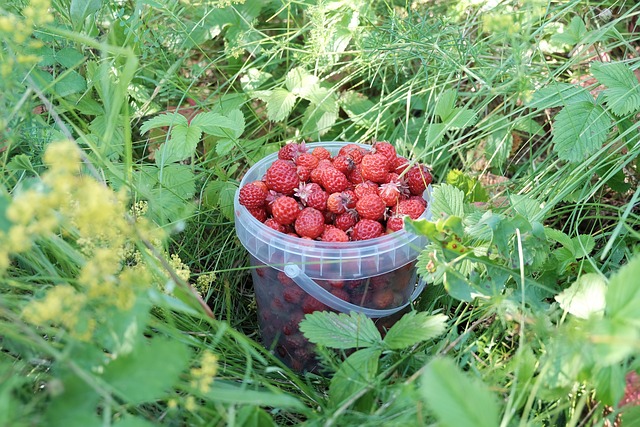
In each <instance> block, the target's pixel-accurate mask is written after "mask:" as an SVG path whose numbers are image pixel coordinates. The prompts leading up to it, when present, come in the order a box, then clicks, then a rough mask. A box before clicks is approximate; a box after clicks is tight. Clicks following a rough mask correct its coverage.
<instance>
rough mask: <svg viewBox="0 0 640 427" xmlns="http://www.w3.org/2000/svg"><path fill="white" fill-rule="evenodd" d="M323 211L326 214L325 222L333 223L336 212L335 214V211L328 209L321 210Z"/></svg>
mask: <svg viewBox="0 0 640 427" xmlns="http://www.w3.org/2000/svg"><path fill="white" fill-rule="evenodd" d="M321 212H322V214H323V215H324V223H325V224H333V221H335V219H336V214H334V213H333V212H329V211H327V210H325V211H321Z"/></svg>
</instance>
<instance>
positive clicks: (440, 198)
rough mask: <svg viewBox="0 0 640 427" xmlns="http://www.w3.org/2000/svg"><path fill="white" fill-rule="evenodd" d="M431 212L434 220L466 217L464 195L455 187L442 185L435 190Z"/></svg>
mask: <svg viewBox="0 0 640 427" xmlns="http://www.w3.org/2000/svg"><path fill="white" fill-rule="evenodd" d="M432 197H433V199H432V202H431V212H432V213H433V217H434V219H437V218H444V217H447V216H459V217H462V216H464V193H463V192H462V190H460V189H459V188H456V187H454V186H453V185H449V184H445V183H442V184H440V185H437V186H435V187H434V189H433V194H432Z"/></svg>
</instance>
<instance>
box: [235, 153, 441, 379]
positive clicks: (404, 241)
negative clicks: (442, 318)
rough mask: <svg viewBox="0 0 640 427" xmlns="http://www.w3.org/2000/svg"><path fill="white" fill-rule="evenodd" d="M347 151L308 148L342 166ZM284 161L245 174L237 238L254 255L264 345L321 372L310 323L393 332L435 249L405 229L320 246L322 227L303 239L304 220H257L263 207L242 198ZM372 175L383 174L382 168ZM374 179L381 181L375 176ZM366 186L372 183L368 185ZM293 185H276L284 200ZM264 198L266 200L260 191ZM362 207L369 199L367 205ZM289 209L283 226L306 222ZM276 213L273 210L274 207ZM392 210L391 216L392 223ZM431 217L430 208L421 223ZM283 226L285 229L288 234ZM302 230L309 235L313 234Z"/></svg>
mask: <svg viewBox="0 0 640 427" xmlns="http://www.w3.org/2000/svg"><path fill="white" fill-rule="evenodd" d="M346 145H352V146H353V145H355V144H351V143H344V142H325V143H316V144H308V145H307V146H306V147H305V148H306V149H307V150H308V151H311V150H314V149H315V148H316V147H322V149H323V150H327V151H328V152H329V153H330V154H331V155H332V156H333V158H334V159H335V158H336V157H337V153H339V151H340V149H341V148H342V147H345V146H346ZM360 147H362V148H363V150H362V152H363V153H366V152H368V151H369V150H371V146H367V145H360ZM279 160H280V161H281V160H282V159H278V153H274V154H272V155H270V156H267V157H265V158H264V159H262V160H261V161H259V162H258V163H256V164H255V165H254V166H253V167H251V168H250V169H249V171H247V173H246V174H245V176H244V178H243V180H242V182H241V183H240V189H239V190H238V192H237V193H236V197H235V201H234V210H235V221H236V232H237V234H238V237H239V239H240V241H241V243H242V244H243V246H244V247H245V248H246V249H247V251H248V252H249V253H250V255H251V257H250V258H251V265H252V267H254V268H253V270H252V278H253V284H254V289H255V293H256V300H257V305H258V317H259V323H260V329H261V337H262V341H263V344H264V345H265V346H266V347H267V348H271V349H273V350H274V351H275V352H276V354H277V355H278V356H279V357H280V358H281V360H283V361H284V362H285V363H286V364H287V365H288V366H290V367H292V368H294V369H296V370H313V368H314V367H315V365H314V363H315V362H314V358H313V351H312V346H311V345H310V344H309V343H308V342H307V340H306V339H305V338H304V337H303V336H302V334H301V333H300V331H299V329H298V324H299V322H300V321H301V320H302V318H303V317H304V315H305V314H307V313H311V312H314V311H317V310H332V311H340V312H349V311H356V312H362V313H364V314H365V315H367V316H368V317H371V318H375V319H377V324H378V326H379V327H380V328H381V329H384V328H388V327H390V326H391V325H392V324H393V322H395V320H397V318H399V316H400V315H401V314H402V313H403V312H404V311H405V310H406V309H407V307H408V305H409V303H410V302H411V300H412V299H414V298H415V297H416V296H417V295H418V294H419V292H420V291H421V290H422V287H423V286H424V284H421V285H420V286H418V287H416V282H417V280H416V274H415V260H416V258H417V256H418V254H419V253H420V251H421V250H422V249H423V248H424V246H425V245H426V243H427V241H426V238H424V237H422V236H416V235H414V234H411V233H409V232H407V231H405V230H403V229H400V230H398V231H392V230H387V233H386V234H382V235H379V237H375V238H366V239H364V240H358V238H359V237H362V236H358V235H357V231H356V230H355V229H354V227H353V226H352V228H351V229H350V230H348V231H349V236H350V237H351V238H353V237H354V234H355V235H356V236H355V240H352V239H350V240H349V241H344V240H341V241H323V240H319V239H322V237H321V236H323V234H322V232H320V231H319V230H314V229H313V228H314V227H315V226H316V225H315V223H312V225H311V226H309V227H308V228H309V229H310V231H309V233H311V235H310V236H303V237H300V235H299V234H296V233H293V232H290V231H291V229H292V228H291V227H292V225H291V224H296V225H297V223H298V222H299V220H297V219H295V220H292V221H291V223H290V224H282V223H281V222H279V221H276V222H277V226H276V227H272V226H270V225H269V224H268V223H267V221H268V220H269V219H272V218H267V217H266V215H265V216H263V215H256V214H255V212H251V211H250V210H249V209H253V206H257V204H258V203H259V202H258V201H256V200H258V199H257V198H256V197H254V195H253V194H250V193H251V192H250V191H246V190H245V191H244V192H243V195H242V197H243V203H244V205H243V204H241V203H240V197H241V196H240V192H241V190H242V189H243V188H245V186H247V185H248V184H250V183H255V182H258V183H259V182H264V181H265V180H266V179H267V175H268V171H269V168H270V166H271V165H272V164H273V163H274V162H276V161H279ZM374 160H375V159H374ZM285 161H286V160H285ZM283 169H286V167H285V168H283ZM372 170H373V171H374V172H375V171H376V169H375V168H372ZM271 175H273V174H271ZM336 176H339V175H337V174H336ZM371 177H372V178H375V179H378V180H381V178H377V177H376V176H375V175H373V172H372V175H371ZM271 178H273V177H271ZM332 179H333V177H331V178H329V179H328V181H329V182H328V183H327V186H329V187H330V186H331V185H333V181H332ZM360 179H361V180H362V182H365V180H364V178H360ZM289 180H291V181H293V179H289V177H288V176H287V175H286V174H283V175H282V176H279V177H278V180H276V181H275V182H276V184H273V183H270V185H275V186H279V187H278V188H279V189H281V190H282V191H284V192H291V188H290V184H288V183H287V181H289ZM308 182H312V181H308ZM308 182H305V181H302V184H303V185H302V186H301V185H300V181H299V178H298V184H297V185H298V186H297V190H296V191H298V192H299V190H300V188H301V187H303V186H304V184H306V183H308ZM366 182H371V181H370V180H366ZM336 185H337V184H336ZM340 185H342V184H340ZM338 188H340V187H338ZM379 188H382V187H381V186H380V187H379ZM303 189H304V188H303ZM252 190H253V189H252ZM429 190H430V188H426V189H425V190H424V192H423V195H422V198H424V200H425V201H427V202H428V196H429ZM256 193H258V196H259V193H260V192H259V191H258V190H256ZM334 193H336V192H334ZM332 194H333V193H332ZM252 197H253V198H252ZM284 197H291V198H292V199H294V200H296V201H297V202H298V203H299V204H300V206H299V210H300V212H304V209H305V207H307V206H305V202H304V201H300V199H299V197H298V196H297V195H295V194H294V195H293V196H285V195H280V198H284ZM407 198H408V197H407ZM361 199H362V197H360V198H359V200H361ZM252 203H253V204H252ZM267 203H268V202H267ZM286 203H289V202H288V201H286ZM286 203H282V205H284V208H283V209H282V212H279V213H277V216H278V219H280V220H282V219H283V218H284V221H283V222H287V221H289V220H290V218H291V216H293V217H295V216H296V214H297V215H300V213H296V212H292V210H293V209H294V208H295V206H290V207H289V206H286ZM247 205H248V206H249V208H248V207H247ZM270 208H271V210H273V205H272V206H270ZM361 208H362V207H361ZM335 209H339V208H335ZM346 209H353V208H349V207H346ZM377 209H378V208H377V207H373V208H370V205H366V206H365V207H364V208H362V209H358V211H357V213H356V215H355V216H356V217H357V218H359V219H360V221H362V220H363V218H361V217H362V216H366V215H371V218H374V217H377V216H379V215H380V214H379V213H378V212H377ZM391 209H392V208H385V209H384V210H385V213H386V214H387V217H388V212H389V211H390V210H391ZM267 215H269V214H267ZM271 215H273V213H271ZM288 215H290V216H288ZM337 215H338V214H336V213H335V212H330V213H329V214H326V218H325V222H327V220H328V221H331V220H335V218H336V216H337ZM429 217H430V210H429V207H428V204H427V208H426V209H425V210H424V211H423V212H422V213H421V215H420V218H429ZM304 221H306V218H305V219H304ZM370 221H376V220H373V219H370ZM378 223H380V224H382V223H384V219H382V217H381V219H380V220H378ZM280 225H284V227H285V228H284V229H283V228H280V227H279V226H280ZM306 225H307V224H305V226H306ZM330 227H333V225H331V226H329V227H327V226H324V227H323V230H324V229H327V228H330ZM276 228H279V229H276ZM297 228H299V229H301V230H302V232H303V233H307V229H306V228H304V227H297ZM287 230H289V232H287ZM365 232H366V231H363V232H362V233H365ZM336 234H339V233H336ZM311 236H315V237H311ZM342 239H343V238H342Z"/></svg>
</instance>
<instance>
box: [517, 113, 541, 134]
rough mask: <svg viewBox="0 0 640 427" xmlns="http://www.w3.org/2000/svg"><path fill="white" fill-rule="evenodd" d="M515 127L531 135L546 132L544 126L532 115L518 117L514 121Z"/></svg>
mask: <svg viewBox="0 0 640 427" xmlns="http://www.w3.org/2000/svg"><path fill="white" fill-rule="evenodd" d="M513 128H514V129H515V130H519V131H520V132H526V133H528V134H530V135H544V133H545V131H544V128H543V127H542V126H541V125H540V124H539V123H538V122H536V121H535V120H533V119H532V118H530V117H518V118H517V119H516V120H515V121H514V123H513Z"/></svg>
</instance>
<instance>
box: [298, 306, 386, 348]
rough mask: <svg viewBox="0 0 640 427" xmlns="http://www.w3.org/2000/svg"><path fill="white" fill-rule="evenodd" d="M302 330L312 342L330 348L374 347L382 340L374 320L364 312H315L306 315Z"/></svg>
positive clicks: (302, 322) (301, 324)
mask: <svg viewBox="0 0 640 427" xmlns="http://www.w3.org/2000/svg"><path fill="white" fill-rule="evenodd" d="M300 330H301V331H302V333H303V334H304V336H305V337H306V338H307V339H308V340H309V341H311V342H312V343H314V344H319V345H323V346H325V347H329V348H341V349H347V348H359V347H373V346H376V345H379V344H380V343H381V342H382V337H381V336H380V332H379V331H378V328H376V325H375V324H374V323H373V320H371V319H369V318H368V317H367V316H365V315H364V314H362V313H351V314H346V313H333V312H314V313H311V314H307V315H305V316H304V319H303V320H302V321H301V322H300Z"/></svg>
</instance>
